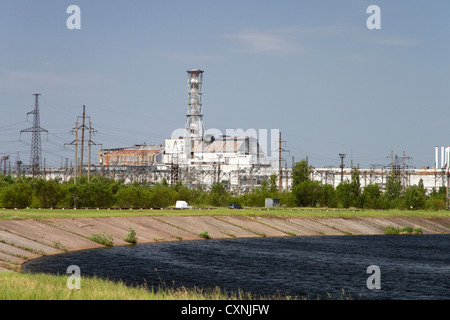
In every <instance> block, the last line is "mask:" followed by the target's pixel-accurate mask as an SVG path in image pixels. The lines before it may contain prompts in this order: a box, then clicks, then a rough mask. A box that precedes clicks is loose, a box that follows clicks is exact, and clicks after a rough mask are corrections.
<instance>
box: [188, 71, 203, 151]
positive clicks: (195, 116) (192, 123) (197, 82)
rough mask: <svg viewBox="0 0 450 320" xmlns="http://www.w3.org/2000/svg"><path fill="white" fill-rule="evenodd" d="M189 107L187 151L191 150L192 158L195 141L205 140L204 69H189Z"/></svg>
mask: <svg viewBox="0 0 450 320" xmlns="http://www.w3.org/2000/svg"><path fill="white" fill-rule="evenodd" d="M187 73H188V109H187V114H186V117H187V119H186V126H185V138H186V142H187V144H188V146H187V147H188V148H186V151H187V152H189V151H190V158H191V159H192V158H193V157H194V152H193V148H194V144H195V141H196V140H197V141H200V140H203V135H204V131H205V128H204V125H203V114H202V82H203V71H202V70H200V69H192V70H188V71H187Z"/></svg>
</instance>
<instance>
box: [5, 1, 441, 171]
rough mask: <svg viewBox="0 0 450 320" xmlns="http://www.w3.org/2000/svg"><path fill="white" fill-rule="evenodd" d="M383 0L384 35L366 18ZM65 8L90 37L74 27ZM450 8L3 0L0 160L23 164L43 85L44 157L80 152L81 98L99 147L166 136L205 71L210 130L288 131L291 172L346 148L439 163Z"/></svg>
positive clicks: (379, 160) (365, 157)
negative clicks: (294, 164) (75, 13)
mask: <svg viewBox="0 0 450 320" xmlns="http://www.w3.org/2000/svg"><path fill="white" fill-rule="evenodd" d="M373 4H375V5H378V6H379V7H380V9H381V30H369V29H368V28H367V27H366V20H367V18H369V16H370V14H367V13H366V9H367V7H368V6H369V5H373ZM69 5H78V6H79V7H80V9H81V30H69V29H68V28H67V27H66V20H67V19H68V17H69V14H67V13H66V9H67V7H68V6H69ZM449 14H450V2H448V1H444V0H442V1H439V0H434V1H428V2H425V1H403V0H402V1H362V0H342V1H332V0H318V1H300V0H295V1H294V0H279V1H275V0H271V1H268V0H266V1H249V0H240V1H235V0H228V1H198V0H192V1H178V0H173V1H168V0H166V1H162V0H160V1H115V0H109V1H100V0H98V1H87V0H86V1H82V0H70V1H61V0H42V1H30V0H20V1H18V0H3V1H2V4H1V6H0V40H1V50H0V58H1V59H0V110H1V116H0V154H9V155H10V156H11V160H12V161H14V162H15V160H16V158H17V152H19V153H20V158H21V160H22V161H24V162H25V163H27V162H29V157H30V141H31V136H30V134H22V136H21V137H20V135H19V131H20V130H21V129H25V128H28V127H30V126H31V121H32V119H31V117H29V118H28V121H29V122H27V117H26V113H27V112H29V111H31V110H32V109H33V103H34V100H33V99H34V98H33V96H32V94H33V93H41V94H42V95H41V97H40V113H41V126H42V127H43V128H45V129H47V130H48V131H49V135H48V139H47V135H45V134H44V135H43V136H42V149H43V157H45V158H46V161H47V164H50V165H55V166H59V165H60V163H61V157H63V162H65V158H66V157H68V158H69V163H70V161H73V148H71V147H65V148H64V144H65V143H69V142H71V141H73V140H74V139H75V137H74V136H73V135H71V134H70V131H71V129H72V128H73V127H74V126H75V121H76V120H77V117H78V116H80V115H81V113H82V106H83V105H86V111H87V115H88V116H90V119H91V122H92V125H93V127H94V128H95V129H96V130H97V131H98V132H97V134H96V135H95V136H94V137H93V140H94V141H95V142H96V143H99V144H100V143H101V144H103V146H104V147H105V148H114V147H123V146H131V145H133V144H139V143H143V142H146V143H149V144H150V143H157V144H164V139H165V138H168V137H170V136H171V134H172V131H173V130H175V129H177V128H182V127H183V126H184V123H185V118H186V116H185V114H186V105H187V93H186V92H187V85H186V83H187V74H186V70H188V69H192V68H200V69H202V70H204V71H205V73H204V84H203V113H204V122H205V127H206V129H209V128H215V129H219V130H221V131H222V132H225V131H226V129H239V128H242V129H244V130H247V129H251V128H253V129H256V130H258V129H268V130H270V129H279V130H280V131H281V133H282V137H283V140H285V141H286V144H285V145H283V148H284V149H286V150H289V151H290V152H289V153H286V154H284V157H285V158H286V159H287V160H288V165H290V164H291V160H292V156H293V157H294V159H295V161H298V160H300V159H302V158H305V157H306V156H307V157H308V160H309V162H310V164H312V165H313V166H316V167H322V166H328V165H334V166H338V165H339V163H340V159H339V153H345V154H347V157H346V159H345V164H346V166H350V164H351V161H353V164H354V165H357V164H359V165H360V167H364V168H368V167H369V166H370V165H371V164H382V165H387V164H389V162H390V160H389V159H388V158H389V156H390V153H391V151H393V152H394V154H396V155H398V156H402V154H403V151H405V153H406V155H407V156H408V157H411V158H412V159H411V160H410V161H409V162H408V164H409V165H411V166H414V167H422V166H433V165H434V147H435V146H436V145H439V146H441V145H446V146H447V145H450V139H449V135H448V128H449V118H450V104H449V101H450V90H449V85H450V41H449V39H450V19H449ZM276 147H277V146H275V148H276ZM95 152H96V151H94V155H93V158H96V154H95Z"/></svg>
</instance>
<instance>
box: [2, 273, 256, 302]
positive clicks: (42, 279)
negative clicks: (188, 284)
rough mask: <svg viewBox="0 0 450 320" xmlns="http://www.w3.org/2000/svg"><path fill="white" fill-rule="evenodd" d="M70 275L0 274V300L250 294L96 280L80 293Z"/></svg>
mask: <svg viewBox="0 0 450 320" xmlns="http://www.w3.org/2000/svg"><path fill="white" fill-rule="evenodd" d="M68 278H69V275H50V274H29V273H18V272H0V300H227V299H233V300H243V299H245V300H248V299H253V297H252V296H251V295H250V294H244V293H242V292H238V293H227V292H225V291H223V290H220V289H219V288H215V289H212V290H201V289H199V288H194V289H186V288H179V289H173V288H168V287H165V286H159V287H158V288H145V287H142V286H141V287H128V286H126V285H125V284H124V283H122V282H114V281H109V280H105V279H100V278H97V277H86V278H81V281H80V289H69V288H68V287H67V280H68Z"/></svg>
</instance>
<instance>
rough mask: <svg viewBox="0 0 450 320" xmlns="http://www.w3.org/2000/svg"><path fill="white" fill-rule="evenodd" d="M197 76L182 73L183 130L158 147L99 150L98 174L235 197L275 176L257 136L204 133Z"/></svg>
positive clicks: (193, 72)
mask: <svg viewBox="0 0 450 320" xmlns="http://www.w3.org/2000/svg"><path fill="white" fill-rule="evenodd" d="M203 73H204V71H203V70H200V69H192V70H188V71H187V75H188V76H187V80H188V81H187V89H188V90H187V112H186V122H185V125H184V128H183V129H177V130H174V131H173V133H172V137H171V138H167V139H165V144H164V147H162V146H161V145H135V146H133V147H126V148H115V149H102V150H99V164H100V165H101V166H102V168H103V169H102V170H105V171H111V170H114V172H115V174H119V173H120V172H123V173H124V174H125V176H124V177H125V178H126V177H127V176H126V175H128V178H130V175H132V174H133V173H134V174H139V175H143V174H144V175H146V176H145V180H147V181H148V180H150V181H152V182H160V181H162V179H166V181H168V182H170V183H175V182H177V181H181V182H182V183H183V184H187V185H191V186H192V185H201V186H204V187H207V188H208V187H210V186H211V185H213V184H214V183H216V182H224V183H225V184H226V185H227V186H228V188H229V189H230V191H231V190H236V191H237V193H239V192H246V191H249V190H251V189H252V188H253V187H255V186H259V185H260V184H261V182H262V181H263V180H264V179H267V178H268V177H269V176H270V175H271V174H274V173H276V174H279V172H280V171H279V168H278V165H277V164H278V160H276V161H275V160H273V159H270V158H269V157H267V155H266V153H265V152H264V148H261V146H260V141H259V139H258V137H257V136H255V135H239V136H237V135H233V136H231V135H225V134H222V133H221V132H219V130H217V129H210V130H205V125H204V123H203V109H202V85H203ZM238 132H239V131H238ZM240 132H242V130H241V131H240ZM244 133H245V132H244ZM264 142H267V141H266V140H265V141H264ZM285 172H286V174H285V175H286V176H285V177H284V178H283V180H282V181H283V182H284V183H285V184H286V186H287V185H289V181H288V179H289V177H288V174H287V172H288V170H287V169H286V170H285ZM139 179H140V180H142V177H140V178H139ZM129 180H133V179H129Z"/></svg>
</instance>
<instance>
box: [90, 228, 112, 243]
mask: <svg viewBox="0 0 450 320" xmlns="http://www.w3.org/2000/svg"><path fill="white" fill-rule="evenodd" d="M89 239H90V240H92V241H94V242H97V243H100V244H102V245H104V246H107V247H112V246H113V236H112V235H110V234H109V233H107V232H99V233H94V234H93V235H92V236H90V237H89Z"/></svg>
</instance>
